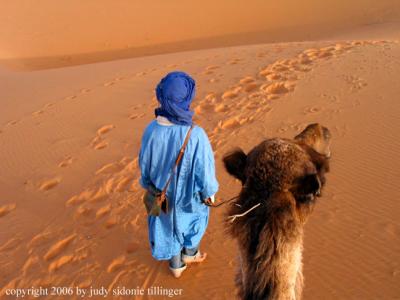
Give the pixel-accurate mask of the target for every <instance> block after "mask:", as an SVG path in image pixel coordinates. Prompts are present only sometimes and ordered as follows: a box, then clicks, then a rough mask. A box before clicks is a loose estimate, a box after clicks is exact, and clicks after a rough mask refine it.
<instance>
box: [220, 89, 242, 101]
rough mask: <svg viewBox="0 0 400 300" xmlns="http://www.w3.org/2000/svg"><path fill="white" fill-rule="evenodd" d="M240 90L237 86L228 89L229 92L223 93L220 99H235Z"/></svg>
mask: <svg viewBox="0 0 400 300" xmlns="http://www.w3.org/2000/svg"><path fill="white" fill-rule="evenodd" d="M241 89H242V87H241V86H237V87H233V88H232V89H229V90H227V91H225V92H224V93H223V94H222V96H221V97H222V99H224V100H225V99H232V98H235V97H237V96H238V94H239V92H240V90H241Z"/></svg>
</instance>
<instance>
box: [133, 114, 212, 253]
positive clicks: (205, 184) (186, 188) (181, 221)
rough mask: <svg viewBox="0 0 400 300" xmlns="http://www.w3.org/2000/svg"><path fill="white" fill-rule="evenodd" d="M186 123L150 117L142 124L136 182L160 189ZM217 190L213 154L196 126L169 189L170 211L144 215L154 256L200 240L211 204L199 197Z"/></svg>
mask: <svg viewBox="0 0 400 300" xmlns="http://www.w3.org/2000/svg"><path fill="white" fill-rule="evenodd" d="M189 127H190V126H185V125H176V124H174V125H170V126H165V125H160V124H158V123H157V121H156V120H153V121H152V122H151V123H150V124H149V125H148V126H147V128H146V129H145V131H144V134H143V137H142V143H141V148H140V154H139V166H140V170H141V178H140V184H141V185H142V187H144V188H147V187H148V186H149V184H150V183H152V184H153V185H154V186H155V187H156V188H157V189H159V190H162V189H163V187H164V186H165V183H166V182H167V180H168V177H169V175H170V174H171V172H172V168H173V166H174V164H175V160H176V158H177V156H178V153H179V150H180V148H181V147H182V144H183V142H184V139H185V137H186V133H187V132H188V130H189ZM217 190H218V182H217V179H216V177H215V163H214V154H213V151H212V148H211V145H210V142H209V140H208V137H207V134H206V133H205V131H204V130H203V129H202V128H201V127H199V126H194V128H193V130H192V133H191V136H190V139H189V142H188V145H187V147H186V150H185V153H184V155H183V157H182V160H181V162H180V164H179V166H178V168H177V171H176V174H175V175H174V177H173V179H172V181H171V183H170V185H169V187H168V190H167V198H168V199H169V202H168V205H169V213H168V214H164V213H163V212H162V213H161V214H160V216H158V217H156V216H148V230H149V231H148V233H149V241H150V247H151V253H152V256H153V257H154V258H155V259H157V260H167V259H170V258H171V257H172V256H174V255H177V254H179V252H180V251H181V250H182V247H185V248H194V247H197V246H198V245H199V243H200V240H201V238H202V237H203V235H204V232H205V230H206V228H207V225H208V217H209V207H208V206H206V205H205V204H204V203H203V202H202V201H203V200H204V199H207V198H208V197H210V196H212V195H214V194H215V193H216V192H217Z"/></svg>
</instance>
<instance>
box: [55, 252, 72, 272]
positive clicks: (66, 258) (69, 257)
mask: <svg viewBox="0 0 400 300" xmlns="http://www.w3.org/2000/svg"><path fill="white" fill-rule="evenodd" d="M73 258H74V257H73V256H72V255H64V256H62V257H60V258H59V259H57V260H56V261H54V262H52V263H51V264H50V266H49V272H50V273H52V272H55V271H57V270H58V269H60V268H61V267H62V266H64V265H66V264H68V263H70V262H71V261H72V260H73Z"/></svg>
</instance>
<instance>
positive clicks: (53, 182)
mask: <svg viewBox="0 0 400 300" xmlns="http://www.w3.org/2000/svg"><path fill="white" fill-rule="evenodd" d="M60 182H61V178H59V177H58V178H53V179H49V180H45V181H43V182H42V183H41V184H40V186H39V189H40V190H41V191H48V190H51V189H53V188H55V187H56V186H57V185H58V184H59V183H60Z"/></svg>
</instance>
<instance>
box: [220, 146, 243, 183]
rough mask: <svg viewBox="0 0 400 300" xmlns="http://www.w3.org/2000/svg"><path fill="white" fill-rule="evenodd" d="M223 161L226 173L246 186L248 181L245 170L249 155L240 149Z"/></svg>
mask: <svg viewBox="0 0 400 300" xmlns="http://www.w3.org/2000/svg"><path fill="white" fill-rule="evenodd" d="M222 160H223V162H224V165H225V169H226V171H227V172H228V173H229V174H231V175H232V176H234V177H236V178H237V179H239V180H240V181H241V182H242V184H244V183H245V181H246V176H245V174H244V169H245V167H246V160H247V155H246V154H245V153H244V152H243V150H242V149H240V148H238V149H235V150H233V151H231V152H229V153H227V154H225V155H224V158H223V159H222Z"/></svg>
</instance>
